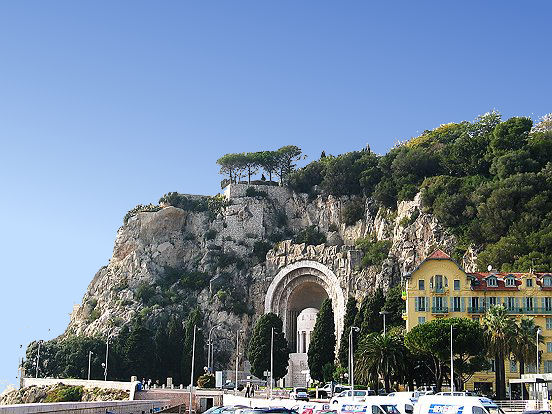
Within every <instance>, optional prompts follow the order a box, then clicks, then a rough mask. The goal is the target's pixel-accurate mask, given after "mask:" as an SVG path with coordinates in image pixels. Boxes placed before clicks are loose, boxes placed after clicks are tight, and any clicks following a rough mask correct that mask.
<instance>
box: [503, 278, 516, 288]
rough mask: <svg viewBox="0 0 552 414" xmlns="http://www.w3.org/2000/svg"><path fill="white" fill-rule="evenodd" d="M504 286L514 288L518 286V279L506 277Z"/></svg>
mask: <svg viewBox="0 0 552 414" xmlns="http://www.w3.org/2000/svg"><path fill="white" fill-rule="evenodd" d="M504 284H505V285H506V286H507V287H514V286H516V279H515V278H514V277H513V276H506V279H504Z"/></svg>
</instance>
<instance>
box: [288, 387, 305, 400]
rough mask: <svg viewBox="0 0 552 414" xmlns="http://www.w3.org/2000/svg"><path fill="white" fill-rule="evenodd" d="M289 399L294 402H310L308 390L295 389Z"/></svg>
mask: <svg viewBox="0 0 552 414" xmlns="http://www.w3.org/2000/svg"><path fill="white" fill-rule="evenodd" d="M289 398H291V399H292V400H301V401H308V400H309V392H308V390H307V389H306V388H303V387H295V388H294V389H293V391H291V393H290V394H289Z"/></svg>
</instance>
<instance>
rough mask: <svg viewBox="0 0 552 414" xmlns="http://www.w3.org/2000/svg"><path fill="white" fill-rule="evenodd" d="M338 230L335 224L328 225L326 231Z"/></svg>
mask: <svg viewBox="0 0 552 414" xmlns="http://www.w3.org/2000/svg"><path fill="white" fill-rule="evenodd" d="M338 230H339V228H338V227H337V224H335V223H330V225H329V226H328V231H338Z"/></svg>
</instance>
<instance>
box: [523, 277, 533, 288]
mask: <svg viewBox="0 0 552 414" xmlns="http://www.w3.org/2000/svg"><path fill="white" fill-rule="evenodd" d="M525 283H526V285H527V287H533V279H531V278H529V279H527V280H526V281H525Z"/></svg>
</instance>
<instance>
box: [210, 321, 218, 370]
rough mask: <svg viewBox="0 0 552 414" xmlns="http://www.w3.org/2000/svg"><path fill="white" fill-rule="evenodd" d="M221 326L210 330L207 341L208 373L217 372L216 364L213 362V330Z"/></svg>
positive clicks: (215, 326)
mask: <svg viewBox="0 0 552 414" xmlns="http://www.w3.org/2000/svg"><path fill="white" fill-rule="evenodd" d="M219 326H220V325H214V326H212V327H211V329H209V338H208V340H207V371H208V372H209V373H210V374H212V373H214V371H215V364H214V362H213V360H214V356H215V352H214V347H213V330H214V329H215V328H217V327H219Z"/></svg>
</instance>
